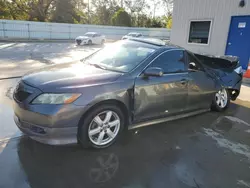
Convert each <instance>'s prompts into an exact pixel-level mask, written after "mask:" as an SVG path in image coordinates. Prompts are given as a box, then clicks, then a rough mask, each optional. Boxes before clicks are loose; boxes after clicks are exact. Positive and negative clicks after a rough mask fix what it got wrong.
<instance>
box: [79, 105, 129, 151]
mask: <svg viewBox="0 0 250 188" xmlns="http://www.w3.org/2000/svg"><path fill="white" fill-rule="evenodd" d="M111 112H112V115H111V116H110V117H111V118H110V121H109V122H108V123H105V120H106V118H107V117H108V115H107V114H108V113H109V115H110V113H111ZM97 116H98V117H99V118H97ZM107 119H108V118H107ZM100 120H101V121H100ZM115 121H116V122H119V123H114V122H115ZM97 122H99V123H97ZM111 123H113V126H112V124H111ZM114 124H116V125H115V126H114ZM124 124H125V118H124V114H123V112H122V110H121V109H120V108H118V107H117V106H115V105H112V104H106V105H100V106H97V107H96V108H94V109H93V110H91V111H90V112H89V113H88V114H87V115H86V116H84V117H83V118H82V121H80V123H79V126H78V136H77V137H78V142H79V143H80V144H81V145H82V146H83V147H84V148H106V147H109V146H110V145H112V144H113V143H114V142H115V141H116V140H117V138H118V137H119V135H120V134H121V132H122V131H123V129H124ZM110 131H112V134H111V132H110Z"/></svg>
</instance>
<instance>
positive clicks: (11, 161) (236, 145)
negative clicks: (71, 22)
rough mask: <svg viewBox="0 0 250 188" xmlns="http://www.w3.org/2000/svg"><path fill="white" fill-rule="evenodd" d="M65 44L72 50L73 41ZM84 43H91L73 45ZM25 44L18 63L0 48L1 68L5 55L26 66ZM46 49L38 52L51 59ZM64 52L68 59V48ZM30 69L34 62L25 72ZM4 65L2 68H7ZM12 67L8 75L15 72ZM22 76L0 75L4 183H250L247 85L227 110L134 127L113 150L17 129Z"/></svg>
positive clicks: (139, 186)
mask: <svg viewBox="0 0 250 188" xmlns="http://www.w3.org/2000/svg"><path fill="white" fill-rule="evenodd" d="M18 45H19V44H17V45H14V46H12V47H13V48H15V46H18ZM32 45H36V44H32ZM40 45H42V46H43V45H46V44H40ZM49 45H55V44H49ZM56 45H58V46H60V45H59V44H56ZM0 46H1V45H0ZM61 46H64V47H63V49H71V48H73V49H74V45H73V44H62V45H61ZM67 46H71V47H70V48H67ZM8 48H11V46H10V47H8ZM85 48H87V49H88V48H89V47H81V48H80V50H79V49H77V48H76V49H77V50H79V51H84V50H85ZM26 49H27V48H24V49H23V52H22V50H20V51H19V52H18V50H16V51H15V52H16V54H19V56H18V57H19V58H20V61H19V60H16V61H12V60H11V57H12V54H15V52H14V51H13V53H12V54H11V53H9V56H8V55H6V54H7V53H6V54H5V53H4V52H2V50H1V49H0V66H1V65H2V64H4V63H3V62H4V61H3V58H2V56H1V54H4V57H5V58H4V59H6V60H7V61H8V62H12V63H14V64H15V65H16V68H15V69H16V70H18V69H22V67H23V65H22V63H20V62H24V61H23V59H22V58H21V57H24V56H25V55H22V54H25V53H27V52H26ZM29 49H30V50H32V48H29ZM38 49H39V48H38ZM54 49H56V48H51V51H49V50H48V54H56V53H57V54H58V53H60V52H61V51H62V50H58V51H56V50H54ZM6 50H7V49H6ZM43 50H44V51H46V50H47V49H46V47H44V49H43ZM77 50H76V51H77ZM9 51H11V49H9ZM41 51H42V49H40V50H38V54H43V55H44V56H43V59H47V57H46V53H41ZM69 51H71V53H78V51H77V52H74V50H65V51H64V53H68V52H69ZM79 53H80V52H79ZM58 57H59V56H58ZM60 57H61V58H62V59H63V58H64V56H63V54H62V55H61V56H60ZM53 58H54V59H56V58H57V56H53ZM58 59H60V58H58ZM70 60H72V59H70ZM52 62H53V63H56V61H52ZM1 63H2V64H1ZM39 63H41V62H40V60H39ZM59 63H61V62H59ZM7 64H8V63H7ZM42 66H46V65H42ZM17 67H19V68H17ZM31 67H32V63H31V64H30V65H29V66H28V68H27V69H26V70H28V69H29V70H30V68H31ZM0 70H1V74H3V71H2V70H3V69H2V68H0ZM6 70H7V71H8V70H9V69H6ZM26 70H20V72H19V73H20V74H21V73H22V71H23V72H25V71H26ZM12 73H15V72H14V71H13V72H12ZM12 73H11V72H9V73H8V75H7V74H6V75H7V76H11V77H13V74H12ZM18 80H19V78H16V79H4V80H0V188H16V187H18V188H29V187H32V188H45V187H46V188H50V187H51V188H57V187H58V188H64V187H65V188H66V187H69V188H75V187H76V188H78V187H79V188H80V187H81V188H83V187H84V188H95V187H100V188H105V187H109V188H110V187H114V188H166V187H169V188H186V187H187V188H189V187H190V188H249V187H250V139H249V137H250V116H249V114H250V87H249V85H243V86H242V92H241V94H240V96H239V99H237V101H235V102H233V103H232V104H231V106H230V107H229V109H228V110H226V111H225V112H223V113H216V112H207V113H204V114H201V115H197V116H194V117H189V118H185V119H181V120H177V121H172V122H167V123H162V124H158V125H152V126H148V127H144V128H140V129H134V130H130V131H128V132H126V133H124V135H123V136H122V137H121V138H120V139H119V140H118V142H117V143H116V144H114V145H113V146H111V147H110V148H107V149H103V150H93V149H91V150H90V149H89V150H86V149H82V148H81V147H80V146H78V145H69V146H49V145H44V144H40V143H37V142H36V141H33V140H31V139H29V138H28V137H27V136H25V135H22V134H21V133H20V131H18V129H17V128H16V126H15V124H14V121H13V111H12V106H11V104H12V93H13V90H14V87H15V85H16V83H17V82H18Z"/></svg>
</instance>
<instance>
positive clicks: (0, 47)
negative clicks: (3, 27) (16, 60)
mask: <svg viewBox="0 0 250 188" xmlns="http://www.w3.org/2000/svg"><path fill="white" fill-rule="evenodd" d="M14 44H15V43H8V44H3V45H0V50H1V49H4V48H8V47H9V46H12V45H14Z"/></svg>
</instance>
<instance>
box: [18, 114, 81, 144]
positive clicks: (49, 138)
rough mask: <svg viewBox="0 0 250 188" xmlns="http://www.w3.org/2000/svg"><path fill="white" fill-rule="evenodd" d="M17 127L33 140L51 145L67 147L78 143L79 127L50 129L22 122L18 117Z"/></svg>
mask: <svg viewBox="0 0 250 188" xmlns="http://www.w3.org/2000/svg"><path fill="white" fill-rule="evenodd" d="M14 121H15V123H16V125H17V127H18V128H19V129H20V130H21V131H22V132H23V133H24V134H26V135H28V136H29V137H30V138H32V139H33V140H36V141H38V142H41V143H44V144H49V145H66V144H74V143H77V127H66V128H48V127H42V126H39V125H34V124H31V123H28V122H25V121H21V120H20V119H19V118H18V117H17V116H16V115H15V116H14Z"/></svg>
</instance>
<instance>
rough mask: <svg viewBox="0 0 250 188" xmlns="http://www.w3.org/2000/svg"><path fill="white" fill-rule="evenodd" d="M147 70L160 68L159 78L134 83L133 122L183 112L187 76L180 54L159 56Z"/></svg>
mask: <svg viewBox="0 0 250 188" xmlns="http://www.w3.org/2000/svg"><path fill="white" fill-rule="evenodd" d="M148 67H158V68H162V69H163V71H164V75H163V76H161V77H153V76H151V77H148V78H145V77H143V74H142V75H140V76H139V77H138V78H137V79H136V81H135V90H134V91H135V94H134V96H135V103H134V105H135V106H134V109H135V113H134V115H135V116H134V117H135V121H141V120H145V119H155V118H159V117H163V116H170V115H173V114H176V113H181V112H184V111H185V110H186V105H187V97H188V72H187V66H186V63H185V58H184V51H183V50H171V51H166V52H163V53H162V54H161V55H159V56H158V57H157V58H156V59H155V60H153V62H152V63H151V64H150V65H149V66H148Z"/></svg>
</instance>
